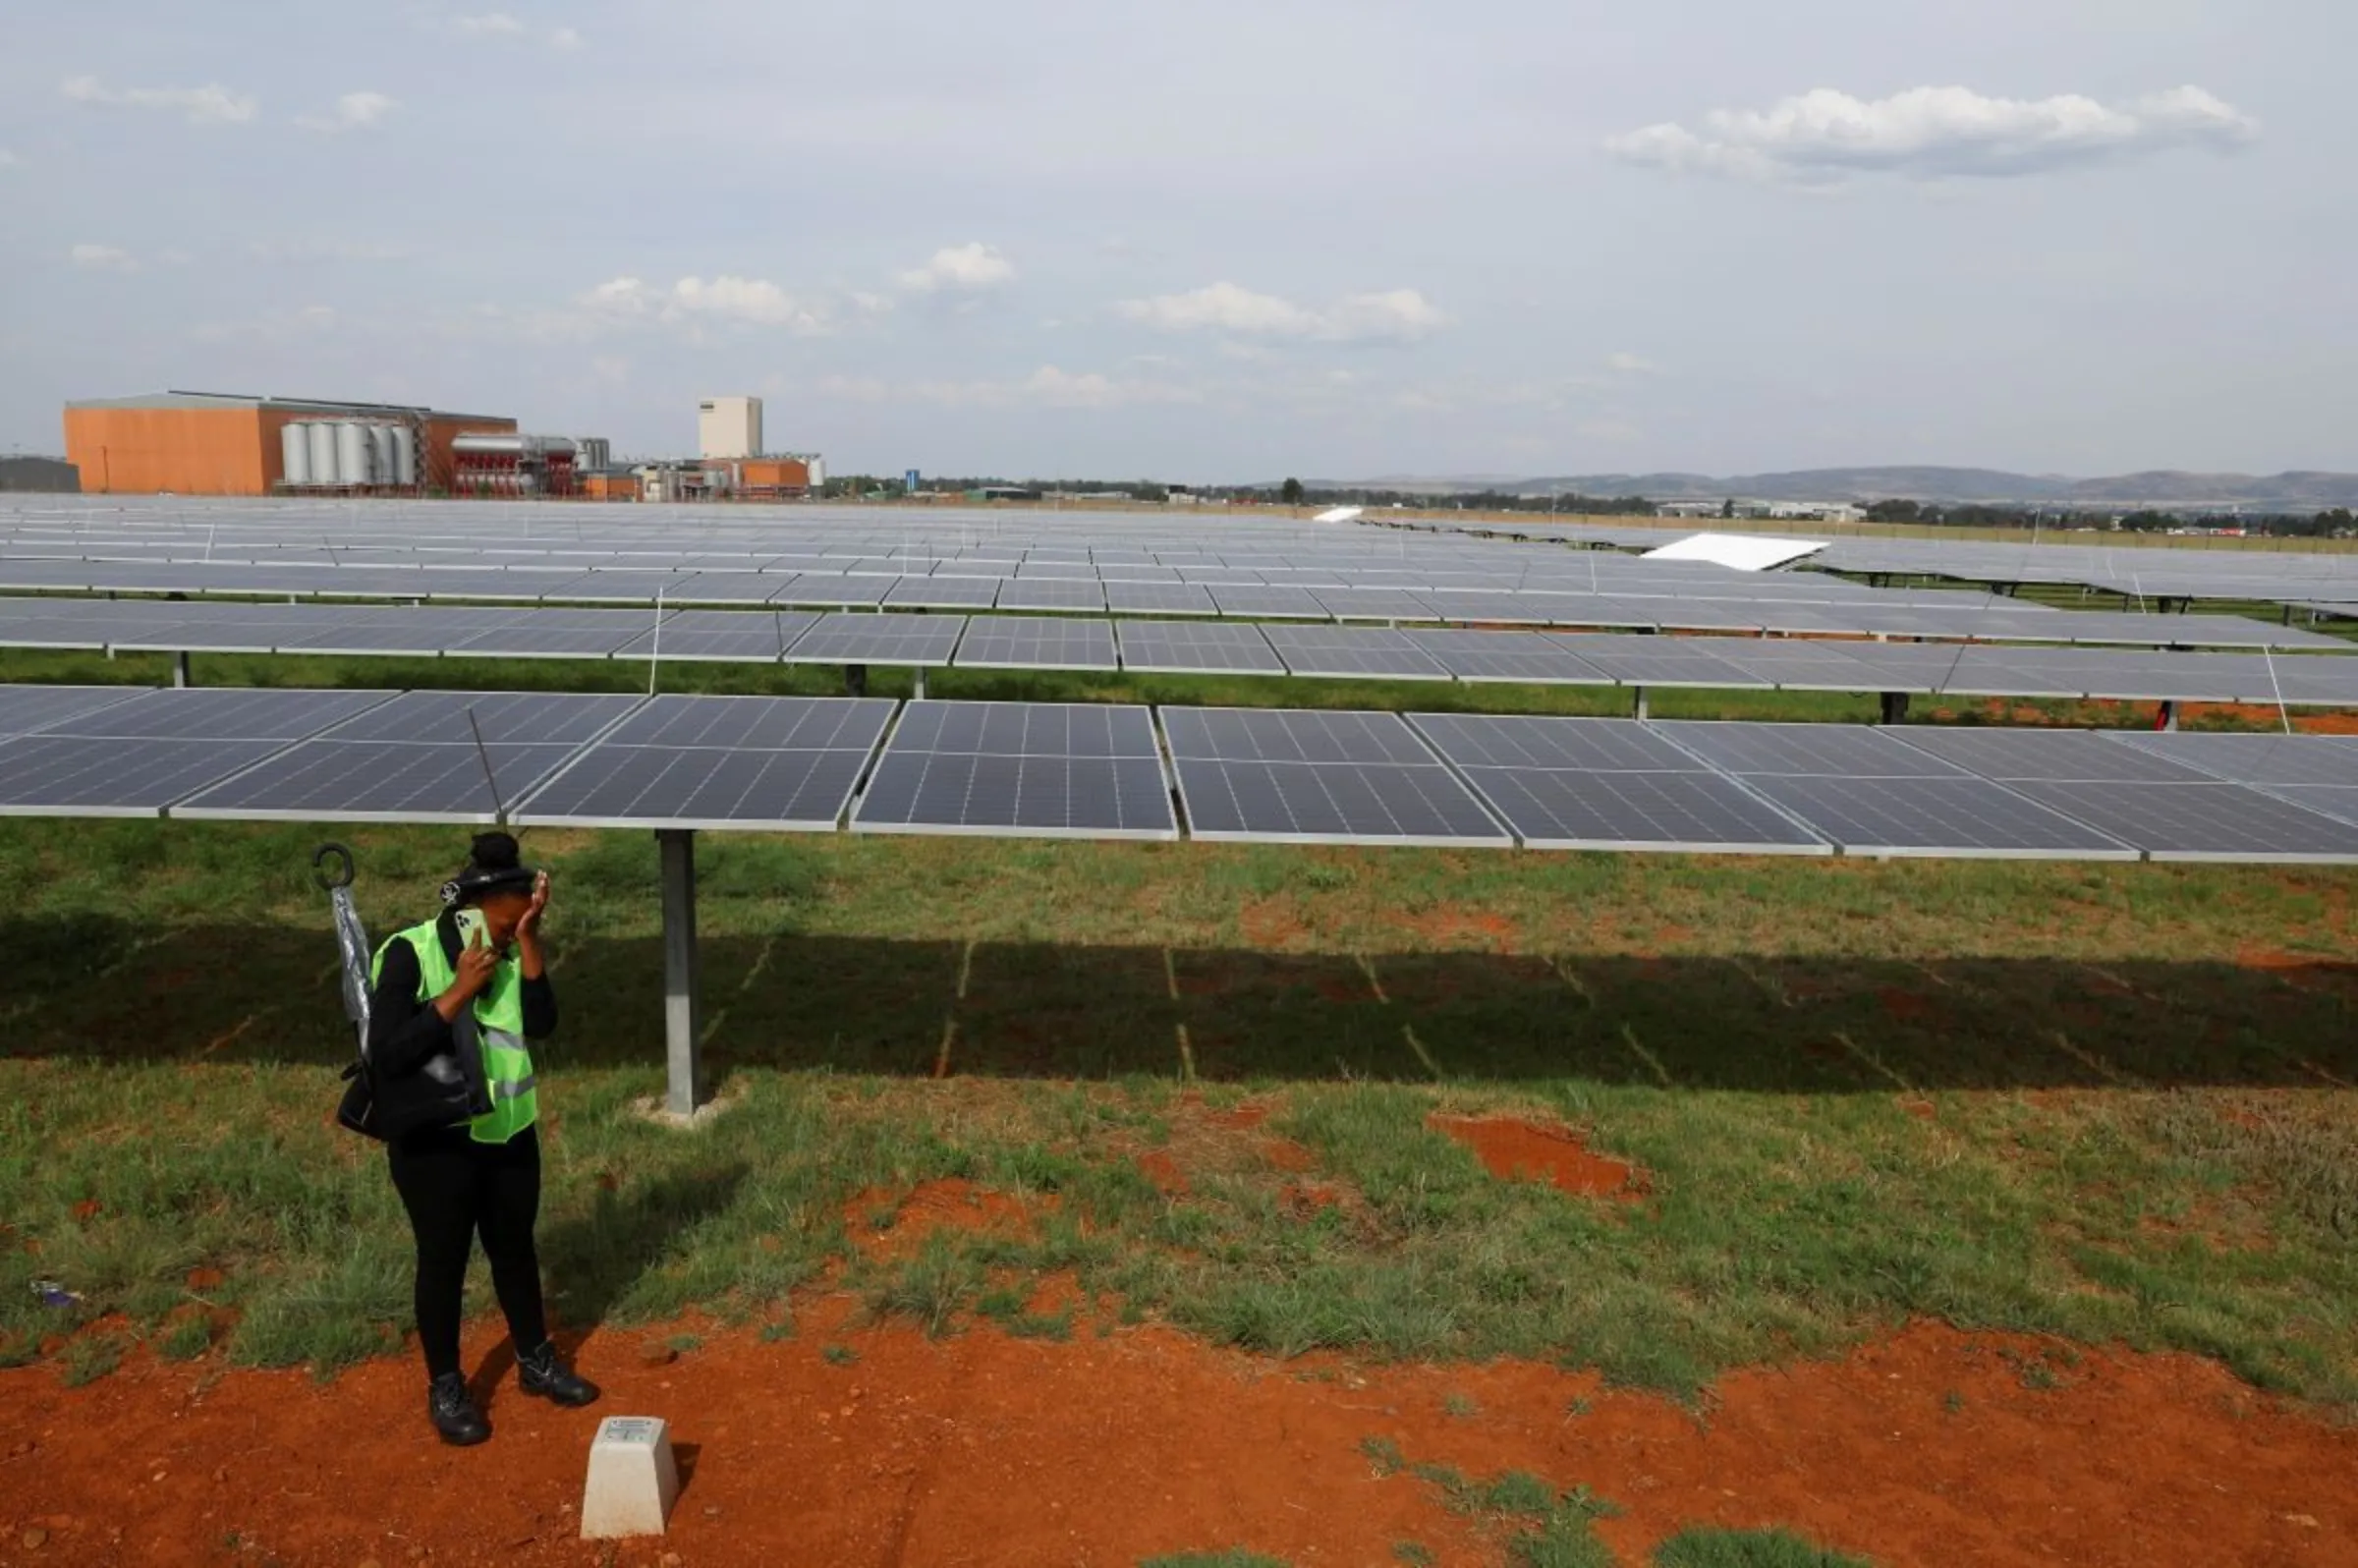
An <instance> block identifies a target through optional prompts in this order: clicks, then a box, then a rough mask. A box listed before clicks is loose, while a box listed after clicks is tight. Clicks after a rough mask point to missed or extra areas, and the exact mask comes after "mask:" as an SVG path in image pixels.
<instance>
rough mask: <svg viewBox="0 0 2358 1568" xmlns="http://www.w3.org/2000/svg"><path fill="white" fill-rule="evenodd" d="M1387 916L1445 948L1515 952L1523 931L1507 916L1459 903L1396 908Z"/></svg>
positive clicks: (1425, 940)
mask: <svg viewBox="0 0 2358 1568" xmlns="http://www.w3.org/2000/svg"><path fill="white" fill-rule="evenodd" d="M1386 919H1387V921H1388V922H1389V924H1393V925H1396V926H1398V927H1399V928H1400V929H1401V930H1404V931H1407V932H1409V933H1410V934H1412V935H1414V936H1416V937H1417V938H1419V939H1420V940H1421V941H1423V942H1425V943H1426V944H1427V945H1429V946H1432V947H1437V948H1444V949H1447V948H1468V947H1472V948H1482V949H1486V950H1488V951H1491V952H1498V953H1511V952H1513V951H1515V943H1516V939H1517V938H1518V936H1519V935H1520V934H1521V932H1520V930H1519V928H1518V927H1517V926H1516V924H1515V923H1514V922H1513V921H1510V920H1508V919H1506V918H1505V917H1504V916H1501V915H1488V914H1485V913H1484V912H1482V911H1481V910H1469V909H1461V908H1459V907H1458V906H1457V905H1455V904H1435V905H1434V906H1433V907H1432V908H1431V909H1429V910H1425V911H1423V912H1421V913H1419V914H1415V915H1410V914H1407V913H1405V912H1395V913H1393V914H1391V915H1389V916H1387V917H1386Z"/></svg>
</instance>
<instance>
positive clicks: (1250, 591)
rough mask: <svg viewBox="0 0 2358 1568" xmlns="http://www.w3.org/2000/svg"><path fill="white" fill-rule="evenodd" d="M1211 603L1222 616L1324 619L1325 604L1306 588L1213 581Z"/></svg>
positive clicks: (1325, 617) (1271, 618) (1302, 619)
mask: <svg viewBox="0 0 2358 1568" xmlns="http://www.w3.org/2000/svg"><path fill="white" fill-rule="evenodd" d="M1211 602H1212V603H1213V604H1215V605H1217V606H1219V611H1220V613H1221V614H1222V615H1229V616H1236V617H1239V618H1247V617H1257V618H1262V619H1267V620H1294V621H1323V620H1326V619H1328V616H1327V614H1326V607H1325V606H1324V605H1322V604H1320V603H1319V601H1318V600H1317V598H1315V597H1313V596H1312V594H1311V591H1310V590H1309V589H1308V588H1257V587H1250V586H1230V585H1226V584H1215V585H1214V586H1213V587H1212V588H1211Z"/></svg>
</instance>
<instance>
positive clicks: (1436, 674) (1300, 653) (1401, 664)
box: [1263, 626, 1449, 681]
mask: <svg viewBox="0 0 2358 1568" xmlns="http://www.w3.org/2000/svg"><path fill="white" fill-rule="evenodd" d="M1263 631H1264V634H1265V635H1266V636H1267V638H1268V640H1269V645H1270V646H1271V647H1273V648H1275V649H1276V650H1277V656H1278V657H1279V658H1281V659H1283V660H1285V667H1286V669H1287V670H1288V671H1289V672H1291V673H1292V674H1295V675H1319V676H1341V677H1346V678H1349V677H1374V678H1376V679H1381V680H1391V681H1445V680H1447V679H1449V672H1448V671H1447V670H1445V669H1443V668H1442V667H1441V666H1440V664H1439V663H1438V662H1437V661H1435V660H1434V659H1433V658H1432V656H1431V655H1430V654H1428V653H1426V652H1425V651H1424V650H1423V649H1422V648H1420V647H1418V646H1417V644H1415V643H1414V642H1412V641H1410V637H1409V634H1408V633H1406V632H1396V631H1389V630H1378V629H1376V628H1374V627H1364V628H1363V627H1333V626H1270V627H1266V628H1264V629H1263Z"/></svg>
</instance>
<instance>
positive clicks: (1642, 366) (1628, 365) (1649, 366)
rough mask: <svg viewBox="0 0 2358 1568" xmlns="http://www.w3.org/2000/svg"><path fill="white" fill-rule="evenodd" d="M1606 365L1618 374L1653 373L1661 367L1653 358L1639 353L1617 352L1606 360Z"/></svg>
mask: <svg viewBox="0 0 2358 1568" xmlns="http://www.w3.org/2000/svg"><path fill="white" fill-rule="evenodd" d="M1604 367H1605V368H1606V369H1608V370H1610V371H1612V372H1613V373H1614V374H1616V375H1652V374H1654V373H1655V371H1656V370H1658V369H1660V368H1661V366H1659V365H1657V364H1655V363H1654V362H1653V361H1652V360H1649V359H1647V358H1645V357H1644V356H1643V355H1637V354H1616V355H1613V356H1612V357H1610V358H1609V359H1607V360H1606V361H1605V362H1604Z"/></svg>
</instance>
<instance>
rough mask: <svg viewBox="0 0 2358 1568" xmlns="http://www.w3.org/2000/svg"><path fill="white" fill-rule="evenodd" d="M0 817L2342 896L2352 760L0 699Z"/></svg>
mask: <svg viewBox="0 0 2358 1568" xmlns="http://www.w3.org/2000/svg"><path fill="white" fill-rule="evenodd" d="M1157 720H1159V724H1158V723H1157ZM879 747H880V748H881V749H880V750H879ZM0 812H10V813H16V814H43V815H65V816H75V815H83V816H88V815H116V816H154V815H159V814H169V815H172V816H175V817H193V818H225V819H249V820H252V819H262V820H272V819H276V820H302V821H310V820H322V821H346V820H387V821H408V822H490V821H498V820H504V821H507V822H510V823H513V824H517V825H522V826H550V827H557V826H576V827H668V828H708V829H724V828H726V829H746V830H763V831H785V830H807V831H831V830H833V829H835V828H836V827H838V826H839V825H846V824H848V825H849V826H850V827H851V828H852V829H853V830H854V831H863V832H880V833H973V834H992V835H1031V836H1048V837H1077V838H1141V839H1165V840H1168V839H1176V838H1178V837H1180V836H1181V833H1182V825H1181V813H1182V812H1184V820H1185V832H1186V834H1187V835H1188V836H1191V837H1194V838H1197V839H1201V840H1207V841H1238V842H1278V843H1343V844H1364V845H1400V844H1440V845H1465V846H1476V845H1490V846H1500V847H1504V846H1511V845H1516V844H1520V845H1523V846H1525V847H1528V848H1533V849H1610V850H1669V851H1684V852H1694V853H1710V852H1718V853H1742V854H1793V855H1826V854H1833V853H1837V852H1839V853H1847V854H1853V855H1878V856H1881V855H1925V856H1966V857H1971V856H2017V857H2038V858H2069V859H2114V860H2133V859H2138V858H2141V857H2143V858H2151V859H2155V860H2225V861H2284V862H2304V863H2305V862H2321V863H2323V862H2335V863H2339V862H2353V863H2358V739H2350V738H2343V737H2331V736H2288V735H2287V736H2271V735H2191V734H2189V735H2114V734H2104V733H2095V732H2088V731H2039V730H1984V729H1971V728H1930V727H1927V728H1910V729H1906V730H1897V731H1895V730H1888V729H1868V728H1862V727H1853V726H1843V725H1800V724H1715V723H1671V724H1665V723H1649V722H1646V721H1642V720H1634V719H1576V718H1528V717H1488V716H1474V715H1464V714H1440V713H1417V714H1409V715H1400V714H1392V713H1365V712H1314V711H1288V710H1273V709H1237V708H1173V707H1166V708H1162V709H1159V710H1156V709H1150V708H1146V707H1139V706H1109V705H1085V704H1067V703H1022V702H940V701H918V702H912V703H909V704H907V705H905V706H902V705H898V704H896V703H894V702H892V701H889V700H870V699H852V698H761V697H680V696H664V697H651V698H637V697H626V696H600V695H586V694H578V693H556V694H521V693H451V692H411V693H406V694H403V693H391V692H307V691H267V690H255V691H226V690H210V691H128V690H125V689H121V688H89V687H79V688H77V687H0Z"/></svg>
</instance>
